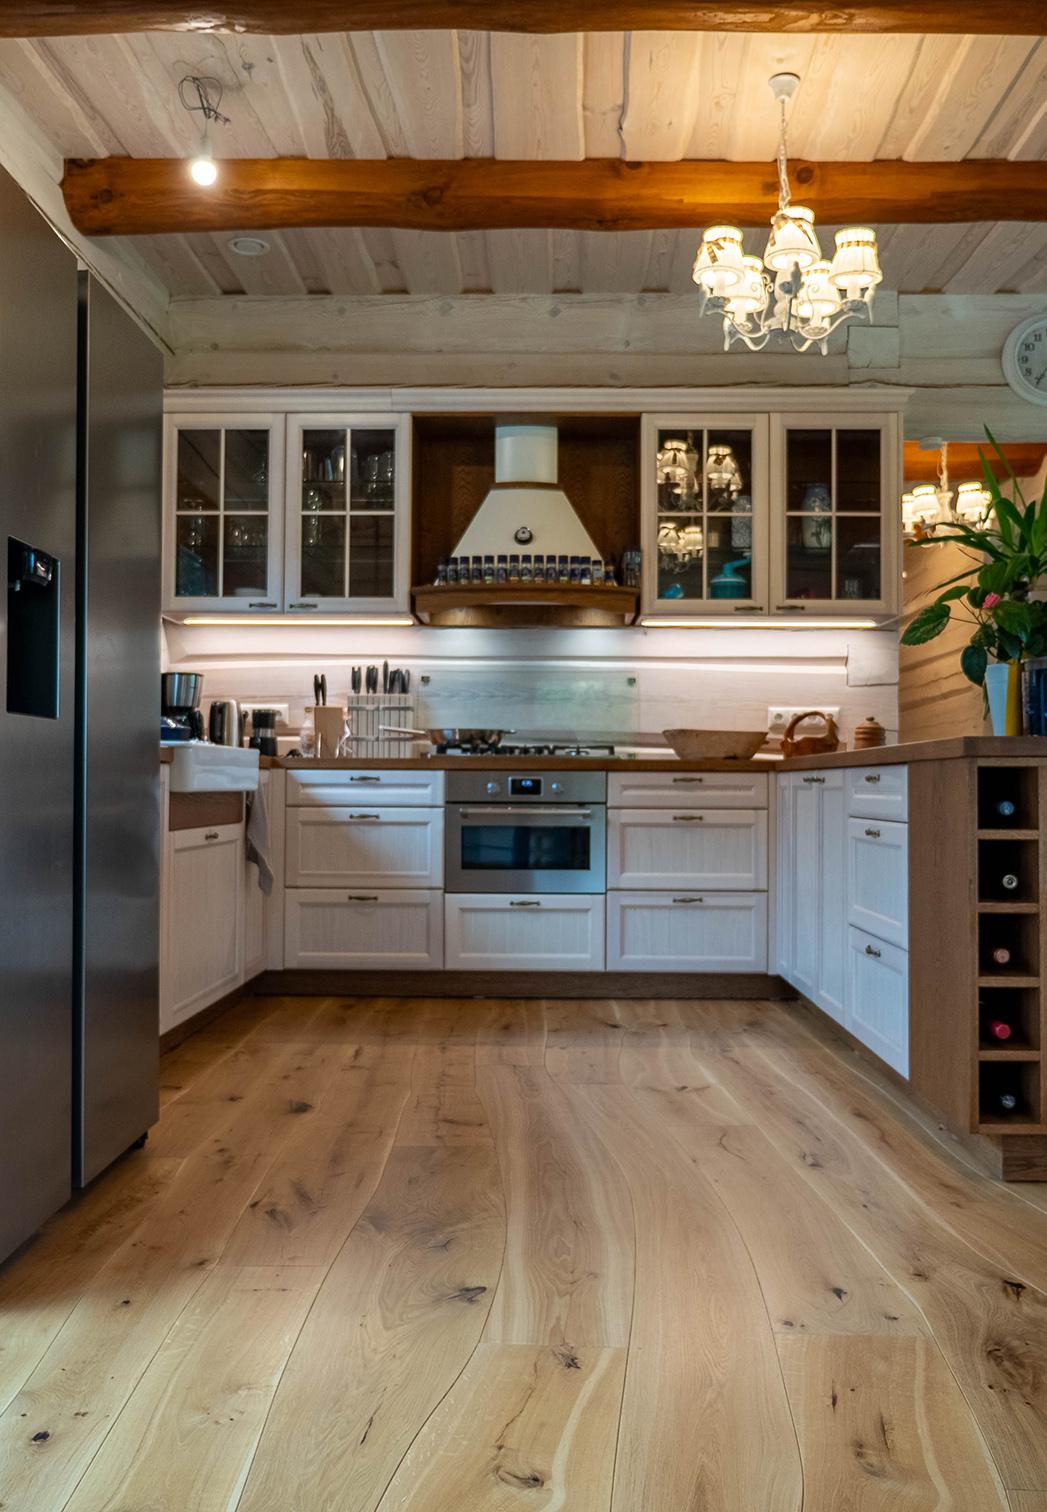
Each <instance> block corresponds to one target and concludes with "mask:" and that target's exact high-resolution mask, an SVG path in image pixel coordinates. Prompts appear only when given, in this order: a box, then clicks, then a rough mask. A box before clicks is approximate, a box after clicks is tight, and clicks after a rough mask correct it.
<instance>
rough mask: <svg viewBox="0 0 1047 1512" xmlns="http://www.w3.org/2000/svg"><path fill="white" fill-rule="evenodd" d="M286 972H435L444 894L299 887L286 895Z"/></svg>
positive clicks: (439, 958) (440, 946)
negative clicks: (361, 891)
mask: <svg viewBox="0 0 1047 1512" xmlns="http://www.w3.org/2000/svg"><path fill="white" fill-rule="evenodd" d="M286 910H287V911H286V916H285V926H284V927H285V931H286V933H285V939H284V964H285V967H286V968H287V969H288V970H291V969H293V968H295V967H297V968H298V969H300V970H306V971H308V970H328V971H334V970H342V971H352V970H355V971H380V970H389V971H392V970H400V971H426V970H429V971H438V970H439V969H440V968H441V967H442V966H443V927H444V919H443V894H442V893H440V892H432V891H414V890H390V891H385V890H380V891H376V892H373V893H345V892H342V891H340V890H339V889H337V888H323V889H316V888H301V889H298V890H296V891H293V892H292V891H288V893H287V895H286Z"/></svg>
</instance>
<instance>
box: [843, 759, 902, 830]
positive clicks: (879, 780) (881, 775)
mask: <svg viewBox="0 0 1047 1512" xmlns="http://www.w3.org/2000/svg"><path fill="white" fill-rule="evenodd" d="M846 776H847V812H848V814H849V815H850V817H851V818H852V819H891V820H894V821H895V822H896V823H898V824H906V823H907V822H908V819H909V768H908V767H907V766H903V765H901V764H900V763H899V765H898V766H878V767H848V768H847V773H846Z"/></svg>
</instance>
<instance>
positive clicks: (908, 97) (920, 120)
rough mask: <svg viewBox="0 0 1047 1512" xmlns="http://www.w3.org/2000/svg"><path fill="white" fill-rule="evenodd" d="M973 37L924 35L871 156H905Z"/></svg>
mask: <svg viewBox="0 0 1047 1512" xmlns="http://www.w3.org/2000/svg"><path fill="white" fill-rule="evenodd" d="M974 41H975V39H974V37H933V36H927V37H921V38H920V39H919V46H918V48H917V50H916V55H915V57H914V58H913V61H912V65H911V67H910V69H909V72H908V76H907V77H906V78H905V79H904V80H902V82H901V88H900V90H899V92H898V95H897V98H896V99H895V101H894V103H893V106H892V109H891V114H890V117H889V119H888V120H887V122H886V123H885V127H884V131H883V135H882V136H881V138H880V140H879V142H878V143H877V145H876V150H875V152H873V153H872V154H870V155H871V156H872V157H877V158H904V157H908V156H909V155H910V148H911V146H912V144H913V142H914V141H915V140H917V139H918V138H919V136H920V134H921V133H922V132H923V131H924V129H925V127H926V124H927V122H928V120H929V119H930V117H931V116H932V115H933V114H934V113H936V112H937V110H938V109H939V108H940V102H941V101H942V100H943V99H944V98H945V96H946V95H947V94H948V92H949V90H950V89H951V87H952V84H953V81H954V80H955V78H956V75H957V73H958V72H959V70H960V68H961V66H962V64H963V61H964V59H965V58H966V56H967V54H968V52H969V51H970V49H971V47H972V46H973V45H974Z"/></svg>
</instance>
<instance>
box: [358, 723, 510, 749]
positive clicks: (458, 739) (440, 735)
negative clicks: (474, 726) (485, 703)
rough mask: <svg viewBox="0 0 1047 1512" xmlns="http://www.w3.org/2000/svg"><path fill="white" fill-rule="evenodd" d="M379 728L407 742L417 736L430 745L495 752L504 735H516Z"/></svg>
mask: <svg viewBox="0 0 1047 1512" xmlns="http://www.w3.org/2000/svg"><path fill="white" fill-rule="evenodd" d="M378 728H379V729H380V730H382V731H383V732H384V733H385V734H386V735H402V736H403V737H404V739H405V740H412V739H414V738H415V736H419V735H420V736H421V737H422V739H423V740H428V741H429V743H430V745H434V746H435V745H484V746H487V747H488V748H489V749H490V750H492V751H493V750H495V749H496V747H498V746H499V745H501V743H502V736H503V735H514V734H515V733H516V732H515V730H465V729H445V730H411V729H405V728H404V727H403V725H379V726H378Z"/></svg>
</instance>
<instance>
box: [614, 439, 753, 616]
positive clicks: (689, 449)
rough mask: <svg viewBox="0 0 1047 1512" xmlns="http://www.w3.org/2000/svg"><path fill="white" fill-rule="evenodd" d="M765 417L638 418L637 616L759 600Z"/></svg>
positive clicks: (729, 610) (729, 609)
mask: <svg viewBox="0 0 1047 1512" xmlns="http://www.w3.org/2000/svg"><path fill="white" fill-rule="evenodd" d="M768 434H769V431H768V417H767V416H766V415H753V414H748V415H704V416H703V415H694V414H683V415H645V416H644V419H643V442H642V451H643V460H642V469H643V471H642V482H641V511H642V530H643V547H644V584H643V606H644V613H645V614H679V613H681V612H685V613H695V612H697V611H700V612H701V613H703V614H725V615H731V614H734V613H735V612H736V611H740V610H744V611H747V612H749V613H752V612H753V611H754V610H761V611H762V610H766V609H767V603H768V563H767V548H768V496H769V472H768Z"/></svg>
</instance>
